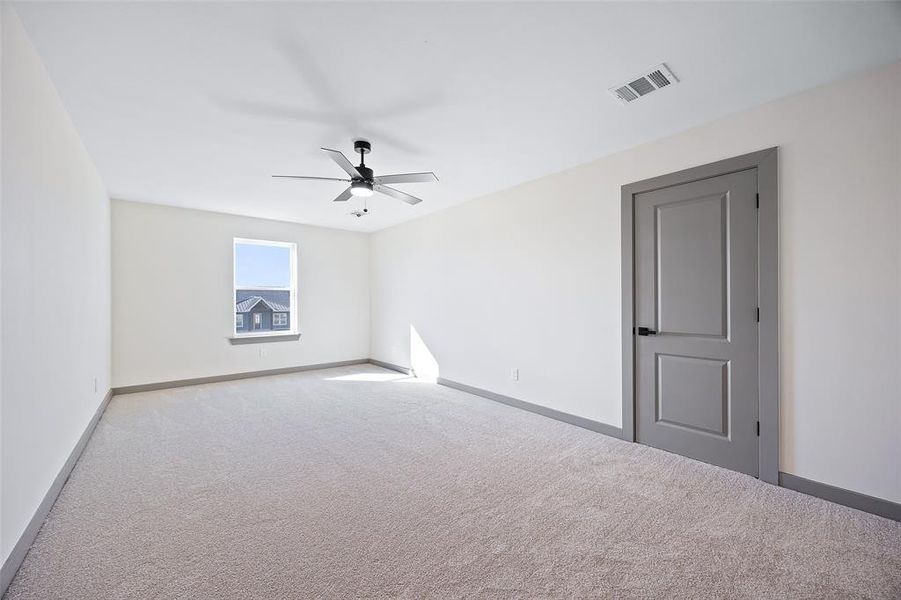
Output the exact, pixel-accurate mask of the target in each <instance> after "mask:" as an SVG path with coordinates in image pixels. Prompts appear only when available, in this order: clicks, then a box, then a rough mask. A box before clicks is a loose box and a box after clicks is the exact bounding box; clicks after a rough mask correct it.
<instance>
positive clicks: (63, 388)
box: [0, 3, 110, 560]
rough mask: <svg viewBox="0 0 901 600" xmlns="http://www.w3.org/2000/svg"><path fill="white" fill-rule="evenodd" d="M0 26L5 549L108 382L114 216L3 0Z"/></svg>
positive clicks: (1, 519) (1, 544)
mask: <svg viewBox="0 0 901 600" xmlns="http://www.w3.org/2000/svg"><path fill="white" fill-rule="evenodd" d="M2 32H3V35H2V38H3V42H2V87H3V105H2V146H3V153H2V172H3V183H2V206H0V215H2V217H0V223H2V234H0V240H2V242H0V244H2V250H0V256H2V264H0V298H2V300H0V306H2V319H0V322H2V336H0V338H2V340H0V355H2V362H0V380H2V384H0V387H2V395H0V398H2V405H0V421H2V425H0V437H2V443H0V445H2V475H3V478H2V482H3V484H2V493H0V513H2V514H0V554H2V559H3V560H6V558H7V557H8V556H9V553H10V551H11V550H12V548H13V546H14V545H15V543H16V542H17V541H18V539H19V537H20V536H21V534H22V532H23V531H24V529H25V526H26V524H27V523H28V521H29V520H30V519H31V517H32V516H33V515H34V513H35V510H36V509H37V508H38V505H39V504H40V502H41V500H42V499H43V497H44V494H46V492H47V490H48V489H49V487H50V484H51V482H52V481H53V479H54V478H55V477H56V475H57V474H58V473H59V472H60V469H61V468H62V466H63V464H64V463H65V461H66V459H67V458H68V457H69V454H70V452H71V451H72V449H73V448H74V446H75V444H76V442H77V441H78V439H79V437H80V436H81V434H82V433H83V432H84V430H85V428H86V427H87V425H88V423H89V421H90V419H91V417H92V416H93V415H94V412H95V411H96V409H97V408H98V407H99V406H100V403H101V402H102V400H103V397H104V395H105V394H106V392H107V390H108V389H109V382H110V260H109V249H110V246H109V238H110V220H109V200H108V198H107V195H106V192H105V190H104V187H103V184H102V183H101V181H100V178H99V176H98V175H97V172H96V170H95V169H94V165H93V164H92V162H91V159H90V158H89V157H88V155H87V153H86V152H85V149H84V147H83V146H82V143H81V140H80V139H79V137H78V133H77V132H76V130H75V127H74V126H73V124H72V122H71V121H70V120H69V117H68V115H67V113H66V110H65V108H64V107H63V105H62V103H61V102H60V99H59V97H58V95H57V93H56V90H55V88H54V87H53V84H52V83H51V82H50V79H49V78H48V76H47V74H46V72H45V71H44V67H43V65H42V64H41V61H40V59H39V58H38V56H37V54H36V53H35V51H34V49H33V48H32V46H31V43H30V42H29V40H28V38H27V36H26V34H25V32H24V30H23V29H22V25H21V23H20V22H19V20H18V18H17V17H16V15H15V13H14V12H13V10H12V9H11V8H10V7H9V5H8V4H6V3H4V5H3V7H2ZM95 378H96V379H97V389H96V391H95V389H94V379H95Z"/></svg>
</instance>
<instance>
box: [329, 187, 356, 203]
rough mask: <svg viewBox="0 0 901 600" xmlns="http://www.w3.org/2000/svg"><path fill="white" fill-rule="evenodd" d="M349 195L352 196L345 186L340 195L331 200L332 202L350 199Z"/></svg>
mask: <svg viewBox="0 0 901 600" xmlns="http://www.w3.org/2000/svg"><path fill="white" fill-rule="evenodd" d="M351 196H353V194H352V193H351V191H350V188H347V189H346V190H344V191H343V192H341V195H339V196H338V197H337V198H335V199H334V200H332V202H346V201H347V200H350V197H351Z"/></svg>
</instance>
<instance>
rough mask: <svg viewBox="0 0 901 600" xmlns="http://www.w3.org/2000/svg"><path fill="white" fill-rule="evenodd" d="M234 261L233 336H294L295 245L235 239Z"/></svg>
mask: <svg viewBox="0 0 901 600" xmlns="http://www.w3.org/2000/svg"><path fill="white" fill-rule="evenodd" d="M234 261H235V271H234V290H233V291H234V295H233V297H232V301H233V302H234V311H235V330H234V335H235V336H236V337H259V336H263V337H265V336H266V335H285V334H286V333H287V334H294V333H297V331H296V328H297V244H294V243H291V242H272V241H266V240H250V239H243V238H235V240H234ZM243 313H250V314H251V317H250V324H249V329H250V331H247V328H248V325H247V324H246V323H245V320H244V314H243Z"/></svg>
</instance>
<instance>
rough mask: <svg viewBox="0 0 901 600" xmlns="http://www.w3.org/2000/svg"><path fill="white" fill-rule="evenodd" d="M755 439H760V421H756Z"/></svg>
mask: <svg viewBox="0 0 901 600" xmlns="http://www.w3.org/2000/svg"><path fill="white" fill-rule="evenodd" d="M757 437H760V421H757Z"/></svg>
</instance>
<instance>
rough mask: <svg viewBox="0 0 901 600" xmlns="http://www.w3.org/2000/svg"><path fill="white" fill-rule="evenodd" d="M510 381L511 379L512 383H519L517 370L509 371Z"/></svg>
mask: <svg viewBox="0 0 901 600" xmlns="http://www.w3.org/2000/svg"><path fill="white" fill-rule="evenodd" d="M510 379H512V380H513V381H519V369H517V368H515V367H514V368H513V369H510Z"/></svg>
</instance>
